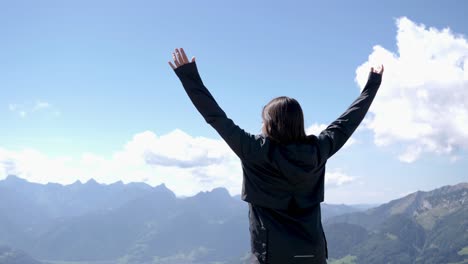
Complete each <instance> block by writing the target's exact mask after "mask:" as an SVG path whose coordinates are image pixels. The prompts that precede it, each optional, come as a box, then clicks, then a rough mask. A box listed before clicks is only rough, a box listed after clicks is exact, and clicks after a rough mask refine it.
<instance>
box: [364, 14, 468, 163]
mask: <svg viewBox="0 0 468 264" xmlns="http://www.w3.org/2000/svg"><path fill="white" fill-rule="evenodd" d="M396 24H397V27H398V32H397V36H396V39H397V47H398V53H392V52H390V51H388V50H386V49H384V48H383V47H381V46H375V47H374V50H373V52H372V53H371V54H370V55H369V58H368V61H367V62H365V63H364V64H362V65H361V66H359V67H358V68H357V70H356V82H357V83H358V84H359V86H360V87H361V89H362V88H363V86H364V85H365V82H366V80H367V76H368V73H369V69H370V67H371V66H375V65H380V64H384V66H385V72H384V76H383V79H382V85H381V87H380V88H379V91H378V93H377V96H376V98H375V100H374V103H373V104H372V106H371V108H370V109H369V112H370V114H369V118H368V119H366V120H365V122H364V124H365V126H366V128H368V129H371V130H372V131H373V132H374V142H375V144H376V145H378V146H389V145H397V146H402V145H403V146H405V147H404V148H403V149H402V150H401V151H402V153H401V154H399V159H400V160H401V161H403V162H414V161H415V160H417V159H418V158H419V157H420V156H421V155H422V154H423V153H436V154H444V155H449V156H451V160H454V159H455V158H454V157H456V156H457V152H459V151H460V150H462V149H464V150H466V149H468V42H467V40H466V38H464V37H463V36H457V35H455V34H454V33H452V32H451V31H450V30H449V29H448V28H446V29H443V30H438V29H435V28H426V27H425V26H424V25H418V24H415V23H414V22H412V21H411V20H409V19H408V18H405V17H403V18H399V19H398V20H397V21H396Z"/></svg>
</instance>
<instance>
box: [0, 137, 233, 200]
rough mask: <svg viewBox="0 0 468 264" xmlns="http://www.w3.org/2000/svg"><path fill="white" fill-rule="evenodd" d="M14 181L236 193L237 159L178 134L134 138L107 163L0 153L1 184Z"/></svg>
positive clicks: (86, 156)
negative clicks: (136, 184) (163, 186)
mask: <svg viewBox="0 0 468 264" xmlns="http://www.w3.org/2000/svg"><path fill="white" fill-rule="evenodd" d="M9 174H13V175H17V176H19V177H21V178H25V179H27V180H29V181H32V182H39V183H47V182H58V183H62V184H70V183H73V182H74V181H76V180H81V181H82V182H86V181H88V180H89V179H90V178H94V179H95V180H97V181H98V182H101V183H112V182H116V181H118V180H122V181H123V182H126V183H128V182H146V183H148V184H150V185H153V186H155V185H159V184H161V183H165V184H166V186H167V187H168V188H170V189H171V190H173V191H175V192H176V194H177V195H181V196H182V195H185V196H188V195H193V194H196V193H197V192H199V191H208V190H211V189H213V188H215V187H219V186H224V187H226V188H227V189H228V190H229V191H230V192H231V194H237V193H239V192H240V189H241V184H242V169H241V165H240V161H239V158H238V157H237V156H235V154H234V153H232V151H231V149H230V148H229V147H228V145H227V144H226V143H225V142H224V141H222V140H215V139H209V138H204V137H192V136H190V135H188V134H186V133H185V132H183V131H181V130H178V129H176V130H174V131H172V132H170V133H168V134H166V135H161V136H157V135H156V134H154V133H153V132H150V131H146V132H143V133H139V134H136V135H135V136H134V137H133V138H132V139H131V140H130V141H129V142H128V143H127V144H125V145H124V146H123V148H122V149H121V150H120V151H117V152H115V153H114V154H113V155H112V156H110V157H103V156H100V155H96V154H93V153H83V154H82V155H81V156H79V157H52V156H49V155H46V154H44V153H42V152H40V151H37V150H34V149H24V150H20V151H11V150H7V149H2V148H0V178H4V177H6V176H7V175H9Z"/></svg>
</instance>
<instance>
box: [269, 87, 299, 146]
mask: <svg viewBox="0 0 468 264" xmlns="http://www.w3.org/2000/svg"><path fill="white" fill-rule="evenodd" d="M262 120H263V127H262V132H263V133H264V134H265V135H266V136H268V137H269V138H270V139H272V140H274V141H276V142H278V143H280V144H290V143H300V142H305V141H306V140H307V137H306V133H305V130H304V114H303V112H302V108H301V105H300V104H299V103H298V102H297V101H296V99H294V98H290V97H287V96H280V97H276V98H274V99H272V100H271V101H270V102H269V103H268V104H267V105H265V106H264V107H263V111H262Z"/></svg>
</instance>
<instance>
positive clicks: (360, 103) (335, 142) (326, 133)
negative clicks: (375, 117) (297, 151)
mask: <svg viewBox="0 0 468 264" xmlns="http://www.w3.org/2000/svg"><path fill="white" fill-rule="evenodd" d="M383 71H384V68H383V65H382V68H381V70H380V71H376V70H374V69H373V68H371V71H370V72H369V79H368V80H367V83H366V86H365V87H364V89H363V90H362V92H361V94H360V95H359V97H358V98H357V99H356V100H354V102H353V103H352V104H351V105H350V106H349V107H348V109H347V110H346V111H345V112H344V113H343V114H342V115H341V116H340V117H338V118H337V119H336V120H335V121H333V122H332V123H331V124H330V125H329V126H328V127H327V128H326V129H325V130H323V131H322V132H321V133H320V135H319V136H318V137H317V138H318V143H319V149H320V160H321V162H325V161H326V160H327V159H328V158H330V157H331V156H333V154H335V153H336V152H337V151H338V150H339V149H340V148H341V147H342V146H343V145H344V144H345V143H346V141H347V140H348V139H349V138H350V137H351V135H352V134H353V132H354V131H355V130H356V128H357V127H358V126H359V124H360V123H361V121H362V120H363V119H364V117H365V115H366V113H367V111H368V110H369V107H370V105H371V104H372V101H373V100H374V97H375V95H376V93H377V90H378V89H379V87H380V83H381V82H382V74H383Z"/></svg>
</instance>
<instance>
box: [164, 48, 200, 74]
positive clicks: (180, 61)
mask: <svg viewBox="0 0 468 264" xmlns="http://www.w3.org/2000/svg"><path fill="white" fill-rule="evenodd" d="M172 59H174V63H175V65H176V66H174V65H173V64H172V62H170V61H169V65H170V66H171V68H172V69H173V70H175V69H177V67H180V66H182V65H184V64H187V63H189V60H188V58H187V55H185V51H184V49H183V48H180V50H179V49H175V52H172ZM194 61H195V56H194V57H192V61H191V62H194Z"/></svg>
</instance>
